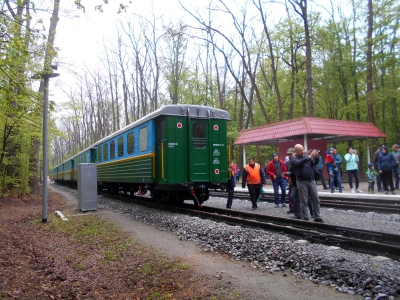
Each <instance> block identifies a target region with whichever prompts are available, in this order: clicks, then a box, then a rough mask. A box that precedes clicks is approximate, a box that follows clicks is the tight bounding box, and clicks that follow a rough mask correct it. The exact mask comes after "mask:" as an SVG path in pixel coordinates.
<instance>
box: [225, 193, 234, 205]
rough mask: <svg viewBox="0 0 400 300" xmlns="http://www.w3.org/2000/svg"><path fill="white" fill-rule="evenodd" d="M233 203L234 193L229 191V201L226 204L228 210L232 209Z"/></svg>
mask: <svg viewBox="0 0 400 300" xmlns="http://www.w3.org/2000/svg"><path fill="white" fill-rule="evenodd" d="M232 202H233V191H228V201H227V202H226V208H232Z"/></svg>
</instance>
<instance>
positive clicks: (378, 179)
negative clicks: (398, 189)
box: [376, 174, 382, 192]
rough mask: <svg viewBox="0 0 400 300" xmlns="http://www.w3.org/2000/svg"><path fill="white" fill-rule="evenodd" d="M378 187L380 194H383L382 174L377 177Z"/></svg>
mask: <svg viewBox="0 0 400 300" xmlns="http://www.w3.org/2000/svg"><path fill="white" fill-rule="evenodd" d="M376 186H377V187H378V192H382V176H381V174H379V175H378V176H376Z"/></svg>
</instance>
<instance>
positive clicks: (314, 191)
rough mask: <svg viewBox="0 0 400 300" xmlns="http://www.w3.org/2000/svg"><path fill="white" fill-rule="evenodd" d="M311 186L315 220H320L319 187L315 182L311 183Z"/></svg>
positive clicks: (310, 191)
mask: <svg viewBox="0 0 400 300" xmlns="http://www.w3.org/2000/svg"><path fill="white" fill-rule="evenodd" d="M309 184H310V188H309V197H310V200H311V202H312V206H313V212H314V219H320V218H321V215H320V207H319V197H318V190H317V185H316V184H315V182H314V181H311V182H310V183H309Z"/></svg>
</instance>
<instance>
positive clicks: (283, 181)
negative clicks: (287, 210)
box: [278, 178, 286, 206]
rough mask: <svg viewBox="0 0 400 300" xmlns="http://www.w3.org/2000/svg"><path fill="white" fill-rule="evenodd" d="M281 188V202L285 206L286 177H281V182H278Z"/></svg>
mask: <svg viewBox="0 0 400 300" xmlns="http://www.w3.org/2000/svg"><path fill="white" fill-rule="evenodd" d="M278 184H279V186H280V188H281V204H282V205H283V206H286V205H285V198H286V179H284V178H279V182H278Z"/></svg>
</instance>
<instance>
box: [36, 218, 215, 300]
mask: <svg viewBox="0 0 400 300" xmlns="http://www.w3.org/2000/svg"><path fill="white" fill-rule="evenodd" d="M67 217H68V219H69V220H68V221H62V220H61V219H60V218H56V217H54V216H52V217H50V218H49V220H48V222H47V223H45V224H43V223H41V222H40V220H35V223H36V226H38V227H40V229H41V230H43V231H44V232H45V234H46V235H52V234H53V233H54V232H56V233H59V234H64V235H67V236H68V238H69V239H70V240H71V245H68V247H71V248H74V247H73V246H72V243H76V245H80V246H79V249H76V250H75V251H70V252H68V255H66V256H65V257H64V261H65V263H66V264H67V265H69V266H71V268H72V269H73V270H75V272H87V271H89V272H96V271H95V269H93V268H95V267H94V265H95V266H97V267H98V268H100V269H103V270H107V271H108V270H109V268H110V266H111V264H112V265H115V264H116V263H118V262H119V261H121V260H122V258H123V257H124V255H130V258H132V257H135V259H136V260H135V261H134V266H135V267H134V268H133V267H132V270H136V271H132V272H134V273H130V274H129V277H132V278H133V280H135V281H136V282H141V281H143V282H145V283H146V284H147V285H149V287H150V288H149V292H150V293H149V294H148V298H147V299H158V300H163V299H176V295H175V293H176V292H177V291H183V292H184V290H185V289H186V288H189V289H190V285H191V284H192V283H193V279H191V278H189V277H187V274H186V275H185V272H187V271H186V270H188V269H190V268H191V265H189V264H187V263H184V262H182V261H181V260H180V259H170V258H168V257H166V256H165V255H158V254H157V253H154V250H153V249H151V248H147V247H143V246H142V245H140V244H138V243H136V242H132V237H131V236H129V235H128V234H127V233H125V232H123V231H122V230H121V229H120V228H119V227H117V226H115V225H114V224H112V223H110V222H107V221H104V220H101V219H100V218H99V217H98V216H96V215H79V216H67ZM75 248H78V247H75ZM128 252H129V254H127V253H128ZM89 261H90V262H89ZM121 263H122V264H125V262H121ZM132 265H133V264H132ZM121 271H122V270H121ZM97 272H98V271H97ZM100 272H102V271H100ZM182 272H183V273H182ZM186 281H188V282H186ZM174 289H175V292H173V290H174ZM210 299H212V298H210ZM215 299H216V298H215Z"/></svg>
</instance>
